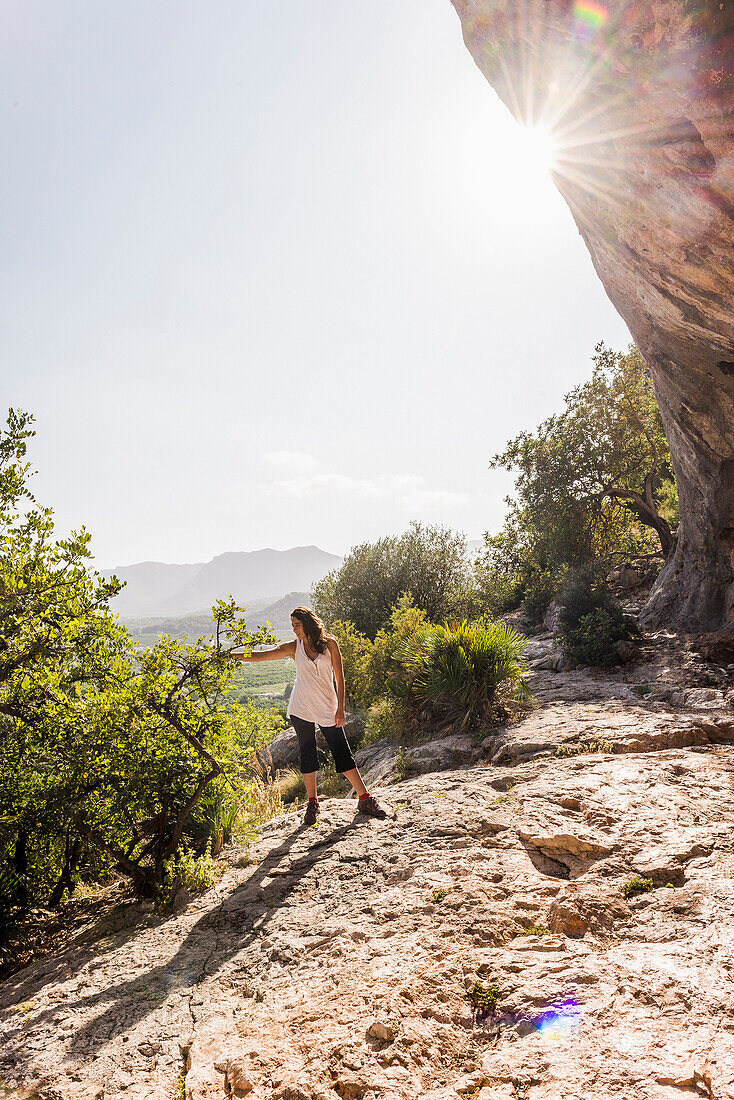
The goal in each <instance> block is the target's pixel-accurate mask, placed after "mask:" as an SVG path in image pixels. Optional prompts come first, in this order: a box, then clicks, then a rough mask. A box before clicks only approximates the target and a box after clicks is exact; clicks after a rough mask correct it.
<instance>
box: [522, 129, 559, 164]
mask: <svg viewBox="0 0 734 1100" xmlns="http://www.w3.org/2000/svg"><path fill="white" fill-rule="evenodd" d="M518 144H519V155H520V157H521V158H522V160H523V167H524V169H525V170H526V171H528V172H533V173H538V174H543V175H549V174H550V173H551V172H552V171H553V169H554V167H555V165H556V158H557V155H558V145H557V142H556V141H555V139H554V137H553V135H552V133H551V132H550V130H547V129H545V127H543V126H523V127H521V130H520V140H519V143H518Z"/></svg>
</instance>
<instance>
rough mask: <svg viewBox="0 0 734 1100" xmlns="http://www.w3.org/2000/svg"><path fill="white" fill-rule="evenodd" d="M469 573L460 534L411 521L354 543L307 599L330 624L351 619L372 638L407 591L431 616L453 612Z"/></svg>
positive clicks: (359, 630)
mask: <svg viewBox="0 0 734 1100" xmlns="http://www.w3.org/2000/svg"><path fill="white" fill-rule="evenodd" d="M468 576H469V566H468V562H467V558H466V546H465V541H464V537H463V535H460V534H458V533H457V532H454V531H452V530H451V529H450V528H448V527H441V526H433V527H430V526H429V527H425V526H423V525H422V524H420V523H412V524H411V526H410V528H409V529H408V530H407V531H406V532H405V533H404V534H402V535H400V536H399V537H397V538H392V537H390V538H382V539H378V540H377V542H365V543H363V544H362V545H361V546H355V547H354V548H353V549H352V550H351V551H350V552H349V554H347V556H346V558H345V559H344V563H343V565H342V566H341V568H340V569H338V570H334V571H332V572H331V573H328V574H327V575H326V576H325V577H324V578H323V579H322V580H321V581H319V582H318V584H317V585H316V586H315V587H314V589H313V591H312V593H311V601H312V605H313V607H314V610H315V611H317V613H318V614H319V615H320V616H321V618H322V619H324V621H325V622H326V623H327V624H329V626H332V625H333V624H335V623H337V622H342V623H344V622H350V623H352V624H353V626H354V628H355V629H356V630H357V631H358V632H359V633H360V634H364V635H366V636H367V637H368V638H370V639H374V638H375V636H376V634H377V633H378V631H379V630H380V629H381V628H383V627H385V626H386V625H387V623H388V620H389V618H390V612H391V609H392V608H393V607H394V606H395V605H396V603H397V601H398V600H399V598H400V597H401V596H403V595H405V594H406V593H408V592H410V593H411V594H412V597H413V601H414V603H415V605H416V606H417V607H419V608H421V609H422V610H423V611H424V612H425V613H426V615H427V616H428V618H429V619H431V620H436V619H440V618H444V617H447V616H449V615H451V614H453V613H454V609H455V606H456V600H457V598H458V597H459V595H460V594H461V592H462V591H463V590H464V587H465V585H466V582H467V578H468Z"/></svg>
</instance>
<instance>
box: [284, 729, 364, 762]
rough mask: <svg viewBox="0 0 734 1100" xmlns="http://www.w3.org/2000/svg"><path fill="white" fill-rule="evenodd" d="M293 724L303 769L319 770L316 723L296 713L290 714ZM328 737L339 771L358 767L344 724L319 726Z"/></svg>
mask: <svg viewBox="0 0 734 1100" xmlns="http://www.w3.org/2000/svg"><path fill="white" fill-rule="evenodd" d="M290 721H291V725H292V726H293V729H294V730H295V731H296V736H297V738H298V755H299V757H300V764H301V771H302V772H305V773H308V772H317V771H318V770H319V758H318V756H317V755H316V725H315V723H314V722H307V721H306V720H305V719H304V718H297V717H296V715H295V714H291V716H290ZM319 729H320V730H321V732H322V733H323V735H324V737H325V738H326V743H327V745H328V746H329V748H330V749H331V755H332V756H333V757H334V764H335V765H336V770H337V771H338V772H348V771H351V769H352V768H356V767H357V765H356V764H355V763H354V757H353V756H352V750H351V749H350V748H349V742H348V741H347V735H346V734H345V732H344V729H343V727H342V726H319Z"/></svg>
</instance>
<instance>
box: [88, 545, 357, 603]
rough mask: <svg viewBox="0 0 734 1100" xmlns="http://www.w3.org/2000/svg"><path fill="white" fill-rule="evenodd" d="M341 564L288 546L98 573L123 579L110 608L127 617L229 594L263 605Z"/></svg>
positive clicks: (314, 551) (240, 600) (147, 563)
mask: <svg viewBox="0 0 734 1100" xmlns="http://www.w3.org/2000/svg"><path fill="white" fill-rule="evenodd" d="M341 562H342V559H341V558H340V557H337V555H336V554H327V553H326V551H325V550H319V548H318V546H294V547H293V548H292V549H291V550H270V549H268V550H253V551H240V552H236V551H235V552H232V553H228V554H219V556H218V557H216V558H212V560H211V561H209V562H200V563H198V564H196V565H166V564H164V563H163V562H159V561H144V562H140V563H139V564H138V565H123V566H118V567H117V568H115V569H103V570H100V572H102V573H104V575H105V576H108V577H109V576H111V575H112V574H114V575H115V576H116V577H117V578H118V579H119V580H121V581H125V582H126V583H125V587H124V588H123V590H122V592H121V593H120V595H119V596H117V597H116V599H115V600H113V602H112V608H113V610H114V611H118V612H119V613H120V617H121V618H122V619H124V620H128V619H130V618H133V617H134V618H143V617H146V618H152V617H156V618H158V617H167V618H173V617H177V616H182V615H191V614H192V613H196V612H199V613H204V612H208V610H209V609H210V608H211V606H212V604H213V603H214V602H215V601H216V600H219V599H223V598H224V597H226V596H229V595H232V596H234V597H235V599H236V601H237V602H238V603H241V604H245V605H246V606H248V605H249V606H252V605H254V604H255V603H259V604H260V608H263V607H264V606H265V605H266V604H268V603H275V602H276V601H280V600H282V599H283V598H284V593H301V594H302V593H305V592H309V591H310V590H311V588H312V586H313V585H314V584H315V583H316V581H318V580H320V579H321V578H322V577H323V576H324V574H326V573H328V572H329V570H331V569H335V568H336V567H337V566H339V565H341Z"/></svg>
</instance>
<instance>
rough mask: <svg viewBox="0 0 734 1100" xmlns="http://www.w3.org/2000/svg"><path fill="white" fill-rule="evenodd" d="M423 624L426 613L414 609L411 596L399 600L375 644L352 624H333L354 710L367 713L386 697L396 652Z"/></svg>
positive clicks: (339, 622)
mask: <svg viewBox="0 0 734 1100" xmlns="http://www.w3.org/2000/svg"><path fill="white" fill-rule="evenodd" d="M425 624H426V614H425V612H424V611H423V610H422V609H421V608H419V607H416V606H415V603H414V602H413V597H412V594H411V593H406V594H405V595H403V596H400V597H399V599H398V601H397V603H396V604H395V606H394V607H393V608H392V609H391V611H390V615H389V617H388V621H387V623H386V625H385V627H384V628H381V629H380V630H378V632H377V634H376V636H375V639H374V641H372V640H370V638H368V637H367V636H366V635H365V634H360V632H359V631H358V630H357V629H356V628H355V626H354V624H353V623H349V622H342V621H340V620H337V621H336V622H335V623H334V624H333V626H332V630H333V633H334V634H335V636H336V638H337V640H338V642H339V648H340V649H341V653H342V662H343V665H344V683H345V686H346V694H347V700H348V702H349V705H350V706H351V707H352V708H353V709H355V710H366V709H367V708H368V707H371V706H372V705H373V704H375V703H377V701H378V700H379V699H380V698H381V697H382V696H383V695H384V694H385V691H386V690H387V682H388V678H389V676H390V673H391V672H392V671H393V670H394V667H395V652H396V650H397V649H398V647H399V646H400V645H401V644H402V642H404V641H405V640H406V639H408V638H411V637H412V636H413V635H414V634H415V633H416V631H418V630H419V629H421V628H422V627H423V626H425Z"/></svg>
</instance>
